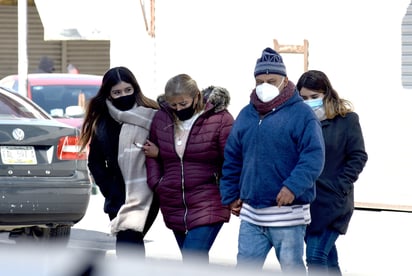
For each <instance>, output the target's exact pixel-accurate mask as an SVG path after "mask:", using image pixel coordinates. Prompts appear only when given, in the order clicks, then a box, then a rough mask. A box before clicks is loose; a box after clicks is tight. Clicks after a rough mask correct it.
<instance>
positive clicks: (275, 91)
mask: <svg viewBox="0 0 412 276" xmlns="http://www.w3.org/2000/svg"><path fill="white" fill-rule="evenodd" d="M284 79H285V78H283V79H282V81H281V83H280V84H279V86H278V87H276V86H274V85H272V84H269V83H266V82H264V83H262V84H259V85H258V86H256V95H257V96H258V98H259V100H261V101H262V102H264V103H267V102H269V101H271V100H273V99H274V98H275V97H276V96H277V95H279V93H280V92H279V87H280V86H282V84H283V80H284Z"/></svg>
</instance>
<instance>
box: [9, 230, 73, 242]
mask: <svg viewBox="0 0 412 276" xmlns="http://www.w3.org/2000/svg"><path fill="white" fill-rule="evenodd" d="M70 232H71V226H70V225H57V226H54V227H50V228H43V227H26V228H20V229H16V230H13V231H12V232H10V234H9V239H12V240H14V241H15V242H16V243H26V242H35V243H43V242H53V243H56V244H59V245H64V246H66V245H67V244H68V242H69V239H70Z"/></svg>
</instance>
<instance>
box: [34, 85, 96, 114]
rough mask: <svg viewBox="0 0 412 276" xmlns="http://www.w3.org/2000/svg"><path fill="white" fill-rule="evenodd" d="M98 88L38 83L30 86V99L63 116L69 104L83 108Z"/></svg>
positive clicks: (52, 112)
mask: <svg viewBox="0 0 412 276" xmlns="http://www.w3.org/2000/svg"><path fill="white" fill-rule="evenodd" d="M99 88H100V86H98V85H47V86H40V85H38V86H32V87H31V94H32V100H33V101H34V102H35V103H37V104H38V105H39V106H41V107H42V108H43V109H44V110H46V111H47V112H48V113H49V114H51V115H52V116H54V117H64V116H66V113H67V112H66V111H67V108H68V107H70V106H80V107H81V108H82V109H83V110H85V108H86V104H87V102H88V101H89V100H90V99H91V98H92V97H94V96H95V95H96V93H97V91H98V90H99ZM81 116H82V115H81Z"/></svg>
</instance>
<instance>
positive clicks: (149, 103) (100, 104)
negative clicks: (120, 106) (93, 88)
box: [80, 67, 159, 149]
mask: <svg viewBox="0 0 412 276" xmlns="http://www.w3.org/2000/svg"><path fill="white" fill-rule="evenodd" d="M122 81H123V82H126V83H129V84H131V85H132V87H133V89H134V95H135V96H136V103H137V105H139V106H144V107H149V108H153V109H158V108H159V105H158V104H157V102H156V101H154V100H152V99H149V98H147V97H146V96H145V95H143V93H142V90H141V89H140V86H139V83H138V82H137V79H136V77H135V76H134V75H133V73H132V72H131V71H130V70H129V69H128V68H126V67H114V68H111V69H109V70H108V71H107V72H106V73H105V74H104V76H103V81H102V85H101V86H100V89H99V91H98V92H97V94H96V96H94V97H93V98H92V99H90V102H89V104H88V105H87V109H86V116H85V118H84V122H83V125H82V132H81V136H80V145H81V148H82V149H84V148H85V147H86V145H87V143H88V142H89V141H90V139H91V137H92V136H93V135H94V133H95V131H96V125H97V122H98V121H99V119H100V118H102V117H103V116H106V115H107V114H108V113H109V110H108V108H107V105H106V99H110V92H111V90H112V88H113V86H115V85H116V84H118V83H120V82H122Z"/></svg>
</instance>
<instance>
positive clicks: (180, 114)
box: [173, 100, 195, 121]
mask: <svg viewBox="0 0 412 276" xmlns="http://www.w3.org/2000/svg"><path fill="white" fill-rule="evenodd" d="M194 103H195V101H194V100H193V102H192V105H191V106H189V107H187V108H185V109H180V110H173V112H174V113H175V114H176V116H177V118H179V120H180V121H186V120H188V119H190V118H192V116H193V114H195V108H194V107H193V105H194Z"/></svg>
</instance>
